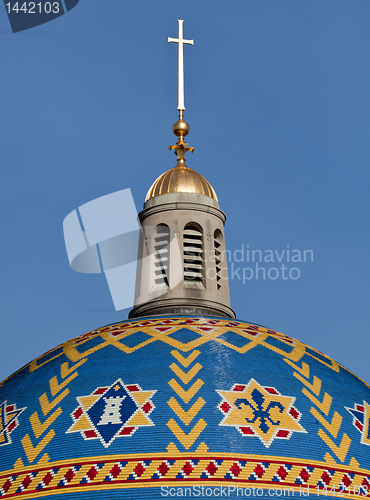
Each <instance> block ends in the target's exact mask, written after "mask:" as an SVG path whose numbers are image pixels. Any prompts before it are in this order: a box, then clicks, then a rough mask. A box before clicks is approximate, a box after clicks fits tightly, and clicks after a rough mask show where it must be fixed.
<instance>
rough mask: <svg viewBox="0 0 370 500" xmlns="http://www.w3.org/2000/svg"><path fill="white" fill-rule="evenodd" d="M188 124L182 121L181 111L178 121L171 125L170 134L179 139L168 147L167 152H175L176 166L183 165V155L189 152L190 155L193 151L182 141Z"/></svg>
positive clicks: (187, 129)
mask: <svg viewBox="0 0 370 500" xmlns="http://www.w3.org/2000/svg"><path fill="white" fill-rule="evenodd" d="M189 129H190V128H189V124H188V123H186V121H185V120H183V111H182V110H181V111H179V119H178V120H177V122H176V123H174V124H173V127H172V132H173V133H174V134H175V135H176V136H177V137H178V138H179V140H178V141H177V143H176V145H174V146H169V148H168V149H169V150H170V151H171V150H172V149H174V150H175V154H176V155H177V164H178V165H179V164H181V163H182V164H184V163H185V154H186V153H187V152H188V151H190V152H191V153H192V152H193V151H194V148H191V147H189V146H188V143H187V142H185V141H184V137H185V136H186V135H188V133H189Z"/></svg>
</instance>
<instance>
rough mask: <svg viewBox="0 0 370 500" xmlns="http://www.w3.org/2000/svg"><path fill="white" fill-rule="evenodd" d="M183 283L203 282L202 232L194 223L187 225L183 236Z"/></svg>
mask: <svg viewBox="0 0 370 500" xmlns="http://www.w3.org/2000/svg"><path fill="white" fill-rule="evenodd" d="M183 252H184V281H185V282H187V283H202V284H203V281H204V265H203V231H202V228H201V227H200V226H199V225H198V224H195V223H193V222H192V223H190V224H187V225H186V226H185V228H184V234H183Z"/></svg>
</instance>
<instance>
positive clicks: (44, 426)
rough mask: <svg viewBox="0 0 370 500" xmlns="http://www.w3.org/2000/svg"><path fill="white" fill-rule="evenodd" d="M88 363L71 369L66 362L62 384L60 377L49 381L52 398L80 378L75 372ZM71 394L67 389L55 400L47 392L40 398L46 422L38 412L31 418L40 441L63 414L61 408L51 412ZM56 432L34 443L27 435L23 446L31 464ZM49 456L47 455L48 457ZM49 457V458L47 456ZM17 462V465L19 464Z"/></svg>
mask: <svg viewBox="0 0 370 500" xmlns="http://www.w3.org/2000/svg"><path fill="white" fill-rule="evenodd" d="M85 361H87V359H83V360H81V361H79V362H78V363H76V364H75V365H73V366H71V367H69V366H68V362H65V363H63V364H62V365H61V367H60V375H61V378H62V380H61V382H59V381H58V377H57V376H54V377H52V378H51V379H50V380H49V387H50V393H51V396H52V397H54V396H56V395H57V394H58V393H59V392H60V391H61V390H62V389H64V388H65V387H66V386H67V385H68V384H69V383H70V382H71V381H72V380H74V379H75V378H76V377H78V372H77V371H75V370H76V369H77V368H78V367H79V366H81V365H82V363H84V362H85ZM63 379H65V380H63ZM68 394H69V389H68V388H66V389H64V390H63V392H61V393H60V394H59V395H57V396H56V397H55V398H54V399H51V400H49V397H48V395H47V393H46V392H44V393H43V394H42V395H41V396H40V397H39V403H40V408H41V411H42V413H43V415H44V416H47V415H48V417H47V418H46V420H45V421H43V422H42V421H41V419H40V416H39V413H38V412H37V411H36V412H34V413H33V414H32V415H31V416H30V424H31V427H32V431H33V434H34V436H35V438H36V440H38V439H39V438H40V437H41V435H42V434H43V433H44V432H46V431H47V430H48V429H49V428H50V426H51V425H52V424H53V423H54V422H55V420H56V419H57V418H58V417H59V415H61V414H62V412H63V410H62V409H61V408H60V407H59V408H56V409H55V410H54V411H53V412H52V413H51V414H50V412H51V411H52V410H53V409H54V408H55V407H56V406H57V405H58V404H59V403H60V402H61V401H62V400H63V399H64V398H65V397H66V396H67V395H68ZM54 436H55V431H54V429H50V430H49V431H48V432H47V434H46V435H45V436H44V437H43V438H42V439H41V441H38V442H36V444H34V443H33V441H32V439H31V436H30V435H29V434H26V435H25V436H24V437H23V438H22V439H21V443H22V446H23V450H24V452H25V454H26V457H27V460H28V461H29V463H32V462H33V461H34V460H35V459H36V458H37V456H38V455H39V454H40V453H41V452H42V451H43V450H44V448H45V447H46V446H47V445H48V444H49V443H50V441H51V440H52V439H53V438H54ZM46 456H47V455H46ZM47 457H48V456H47ZM17 462H18V460H17ZM17 462H16V463H17Z"/></svg>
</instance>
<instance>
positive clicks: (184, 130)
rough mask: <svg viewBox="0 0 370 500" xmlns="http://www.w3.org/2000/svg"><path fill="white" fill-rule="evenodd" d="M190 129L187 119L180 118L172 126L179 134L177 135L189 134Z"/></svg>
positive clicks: (173, 130) (174, 131) (175, 132)
mask: <svg viewBox="0 0 370 500" xmlns="http://www.w3.org/2000/svg"><path fill="white" fill-rule="evenodd" d="M189 130H190V127H189V124H188V123H186V121H185V120H183V119H182V118H180V119H179V120H177V122H176V123H174V124H173V126H172V132H173V133H174V134H175V135H176V136H177V137H185V136H186V135H188V133H189Z"/></svg>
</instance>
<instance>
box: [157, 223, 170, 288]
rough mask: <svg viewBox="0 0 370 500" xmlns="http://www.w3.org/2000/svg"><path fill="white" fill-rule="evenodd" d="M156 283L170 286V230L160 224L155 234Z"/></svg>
mask: <svg viewBox="0 0 370 500" xmlns="http://www.w3.org/2000/svg"><path fill="white" fill-rule="evenodd" d="M154 275H155V277H154V282H155V284H156V285H160V284H163V283H164V284H165V285H166V286H168V287H169V286H170V228H169V227H168V226H167V225H166V224H159V225H158V226H157V227H156V228H155V234H154Z"/></svg>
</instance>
